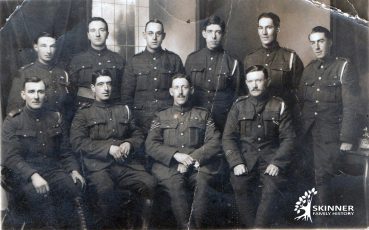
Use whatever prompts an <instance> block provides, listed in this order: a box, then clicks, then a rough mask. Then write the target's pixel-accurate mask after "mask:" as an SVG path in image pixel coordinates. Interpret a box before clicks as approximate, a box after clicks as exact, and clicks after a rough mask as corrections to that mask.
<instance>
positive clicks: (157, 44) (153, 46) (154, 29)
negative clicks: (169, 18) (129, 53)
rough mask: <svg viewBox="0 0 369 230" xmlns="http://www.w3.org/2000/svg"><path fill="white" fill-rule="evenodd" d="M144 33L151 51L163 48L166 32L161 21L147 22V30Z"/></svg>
mask: <svg viewBox="0 0 369 230" xmlns="http://www.w3.org/2000/svg"><path fill="white" fill-rule="evenodd" d="M143 35H144V38H145V40H146V48H147V50H148V51H149V52H155V51H156V50H158V49H160V48H161V43H163V40H164V38H165V33H164V31H163V27H162V26H161V24H160V23H155V22H151V23H149V24H147V27H146V31H145V32H144V34H143Z"/></svg>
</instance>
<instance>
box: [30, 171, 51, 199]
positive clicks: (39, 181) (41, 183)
mask: <svg viewBox="0 0 369 230" xmlns="http://www.w3.org/2000/svg"><path fill="white" fill-rule="evenodd" d="M31 180H32V185H33V187H35V189H36V192H37V193H39V194H45V195H46V193H47V192H49V191H50V188H49V185H48V183H47V181H46V180H45V179H44V178H43V177H42V176H40V174H38V173H34V174H33V175H32V176H31Z"/></svg>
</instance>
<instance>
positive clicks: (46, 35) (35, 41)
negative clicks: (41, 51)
mask: <svg viewBox="0 0 369 230" xmlns="http://www.w3.org/2000/svg"><path fill="white" fill-rule="evenodd" d="M43 37H48V38H54V39H55V40H56V37H55V36H54V35H52V34H50V33H48V32H41V33H39V34H38V35H37V36H36V38H35V39H34V40H33V44H37V43H38V39H40V38H43Z"/></svg>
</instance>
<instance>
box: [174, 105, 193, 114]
mask: <svg viewBox="0 0 369 230" xmlns="http://www.w3.org/2000/svg"><path fill="white" fill-rule="evenodd" d="M191 109H192V103H190V102H187V103H186V104H184V105H182V106H177V105H173V110H174V111H176V112H180V113H185V112H188V111H190V110H191Z"/></svg>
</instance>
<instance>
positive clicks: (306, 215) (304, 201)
mask: <svg viewBox="0 0 369 230" xmlns="http://www.w3.org/2000/svg"><path fill="white" fill-rule="evenodd" d="M316 194H318V191H316V190H315V188H312V189H311V190H307V191H306V192H305V193H304V195H302V196H300V197H299V200H298V201H297V202H296V204H295V210H294V211H295V212H296V213H297V214H300V213H301V211H304V212H303V213H302V214H301V215H300V216H297V217H295V220H300V219H302V220H304V221H309V220H310V222H313V221H312V220H311V202H312V200H313V196H314V195H316Z"/></svg>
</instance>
